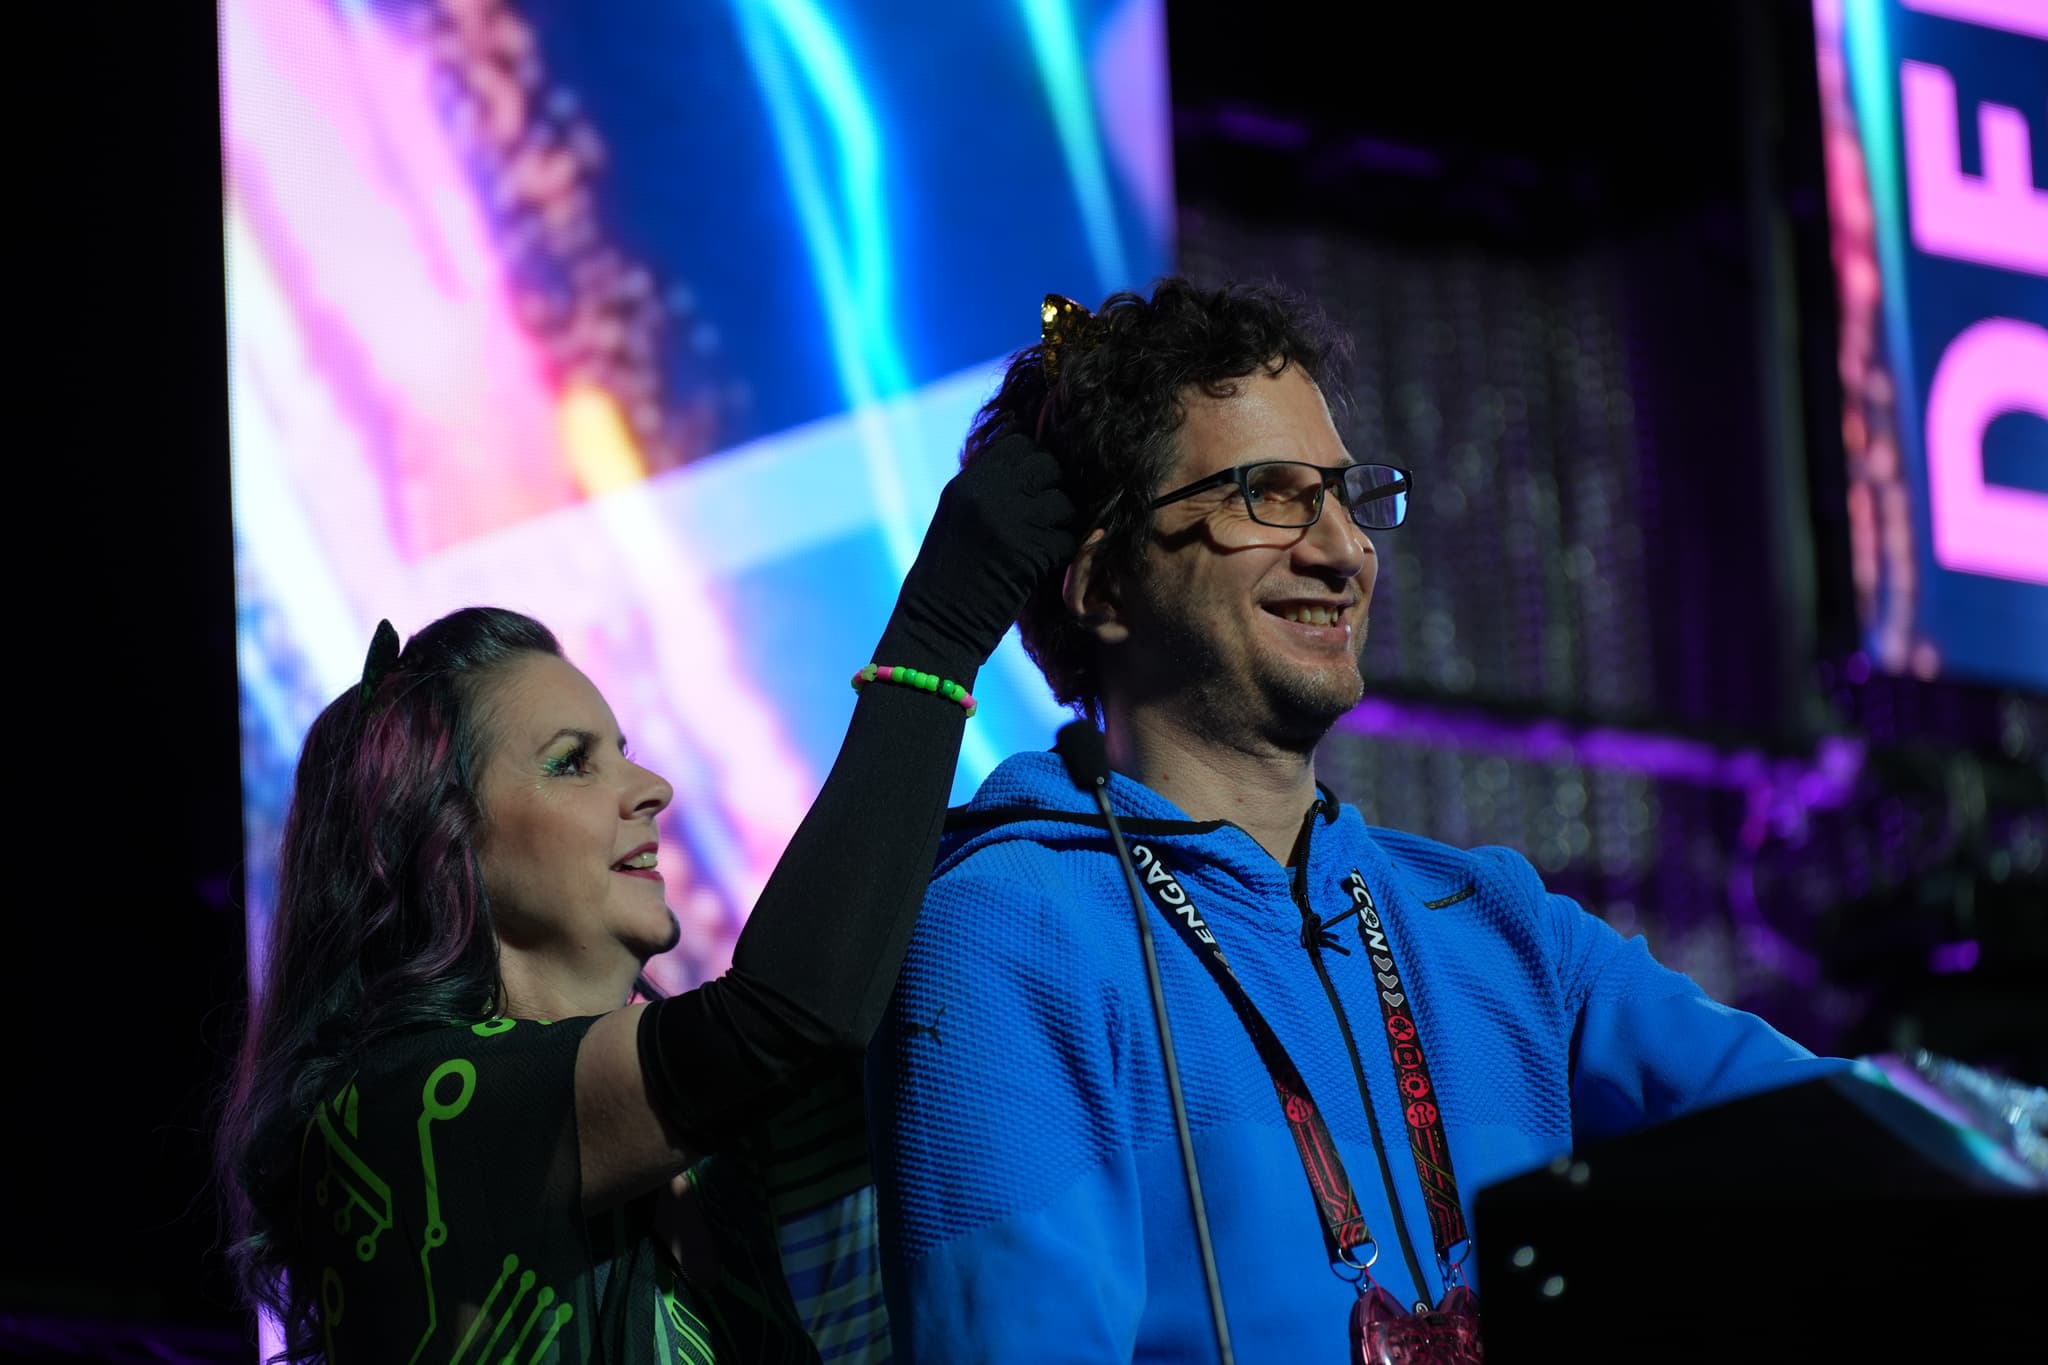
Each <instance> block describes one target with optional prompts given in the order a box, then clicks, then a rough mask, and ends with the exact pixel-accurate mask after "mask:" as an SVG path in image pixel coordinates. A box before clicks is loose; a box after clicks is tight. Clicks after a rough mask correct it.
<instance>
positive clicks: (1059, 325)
mask: <svg viewBox="0 0 2048 1365" xmlns="http://www.w3.org/2000/svg"><path fill="white" fill-rule="evenodd" d="M1038 321H1039V328H1038V336H1039V341H1040V343H1041V344H1040V347H1039V351H1040V354H1041V355H1042V356H1043V358H1044V364H1045V377H1046V378H1047V379H1049V380H1050V379H1057V378H1059V376H1060V355H1061V353H1062V352H1063V351H1064V350H1066V349H1067V348H1068V347H1070V346H1073V345H1076V344H1083V338H1084V336H1085V335H1086V333H1087V332H1088V330H1089V329H1090V327H1091V326H1092V325H1093V324H1094V322H1095V314H1093V313H1091V312H1089V311H1088V310H1087V309H1086V308H1085V307H1083V306H1082V305H1080V304H1078V303H1076V302H1074V301H1073V300H1072V299H1070V298H1068V297H1067V296H1066V295H1064V294H1047V295H1046V296H1045V302H1044V303H1043V304H1041V305H1040V306H1039V310H1038Z"/></svg>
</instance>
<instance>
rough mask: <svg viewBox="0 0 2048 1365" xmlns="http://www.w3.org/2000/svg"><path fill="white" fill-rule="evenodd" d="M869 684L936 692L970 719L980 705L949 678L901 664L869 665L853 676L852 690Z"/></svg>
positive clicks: (858, 689)
mask: <svg viewBox="0 0 2048 1365" xmlns="http://www.w3.org/2000/svg"><path fill="white" fill-rule="evenodd" d="M871 682H885V683H895V684H896V685H897V686H899V687H915V688H917V689H918V690H920V691H923V692H936V693H938V694H939V695H940V696H942V697H944V698H945V699H946V700H947V701H951V702H958V703H959V704H960V709H961V710H963V711H965V712H966V713H967V714H968V716H969V717H970V718H971V717H972V716H973V715H974V713H975V711H976V710H977V709H979V707H980V703H979V702H977V701H975V700H974V694H973V693H972V692H969V691H968V690H967V689H966V688H964V687H962V686H961V685H960V684H959V683H956V682H954V681H953V680H952V679H950V678H941V677H940V676H939V675H938V674H936V673H920V672H918V671H917V670H916V669H914V668H905V667H904V666H903V665H902V664H869V665H868V666H867V667H866V668H863V669H862V670H860V672H858V673H856V674H854V675H853V690H854V691H856V692H858V691H860V690H861V689H862V688H863V687H866V686H867V685H868V684H869V683H871Z"/></svg>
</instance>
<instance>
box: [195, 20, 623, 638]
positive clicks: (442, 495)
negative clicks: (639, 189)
mask: <svg viewBox="0 0 2048 1365" xmlns="http://www.w3.org/2000/svg"><path fill="white" fill-rule="evenodd" d="M221 45H222V62H223V67H224V74H225V78H226V79H225V80H224V83H223V105H224V108H223V115H224V117H223V124H224V131H225V135H226V150H227V157H228V194H229V199H230V204H231V208H230V211H231V212H232V213H235V214H239V215H241V216H242V217H244V218H245V219H246V221H247V223H248V226H249V234H248V237H247V239H246V240H247V241H249V242H251V243H253V244H255V245H256V246H257V247H258V248H259V249H260V250H261V251H262V252H263V253H264V255H265V257H266V258H267V265H268V268H269V269H270V270H272V271H273V272H275V273H276V275H277V276H278V277H279V279H280V281H281V282H282V284H283V286H284V288H285V290H286V291H287V295H288V297H289V299H290V311H291V313H292V315H293V316H294V317H295V318H296V319H298V321H299V324H300V327H301V334H302V338H303V342H304V345H305V349H306V352H307V356H308V360H309V362H310V365H311V367H312V369H313V370H314V371H315V372H316V373H317V374H318V375H319V377H320V379H321V382H322V385H323V388H324V389H325V390H326V392H327V393H328V394H329V395H330V396H331V399H332V401H333V402H334V404H335V406H336V408H337V409H338V411H339V413H340V414H342V415H343V417H344V420H347V421H349V422H350V423H351V424H352V425H353V426H354V427H355V428H356V429H357V430H358V431H360V432H362V433H364V435H365V439H366V440H367V442H368V444H369V448H370V450H371V451H372V452H373V458H374V461H375V473H376V475H377V477H378V479H379V480H380V482H382V483H383V485H384V487H383V489H382V490H381V493H380V495H379V496H377V497H374V498H364V497H362V496H361V489H360V488H359V487H356V486H354V485H355V484H356V483H357V482H359V481H358V480H356V479H354V478H353V477H352V475H353V474H354V473H356V471H340V470H336V469H333V468H331V467H329V466H328V465H326V464H324V463H323V462H320V461H317V460H311V459H307V458H302V457H301V451H300V449H299V448H297V447H294V448H290V449H287V450H286V451H284V452H283V454H284V455H285V457H286V458H287V459H289V460H291V462H292V477H293V481H294V482H295V483H296V484H297V486H298V487H299V488H300V489H301V490H303V493H304V495H305V497H306V499H307V501H308V503H309V505H314V506H325V507H330V508H338V507H339V506H341V505H343V504H345V503H348V502H350V501H353V502H354V503H355V504H356V505H357V506H358V507H359V508H360V511H361V515H362V516H364V517H368V518H372V519H374V520H372V522H371V524H373V525H374V524H378V523H388V536H389V539H390V540H391V541H392V542H393V543H394V544H395V545H396V546H397V547H398V548H399V550H400V552H401V553H402V554H403V555H404V556H405V557H406V558H408V559H411V558H417V557H419V556H422V555H426V554H430V553H432V552H434V551H436V550H439V549H442V548H444V547H446V546H448V545H451V544H455V543H458V542H461V541H463V540H466V539H468V538H470V537H472V536H475V535H478V534H481V533H483V532H485V531H489V530H493V529H495V528H498V527H501V526H506V525H509V524H513V523H516V522H520V521H524V520H526V519H527V518H529V517H533V516H537V515H540V514H542V513H545V512H548V511H550V510H553V509H554V508H557V507H561V506H565V505H568V504H571V503H575V502H579V501H581V500H582V497H583V489H582V488H581V487H579V485H578V483H577V480H576V477H575V473H574V471H573V469H572V468H571V466H570V464H569V462H568V461H567V460H566V459H564V456H563V452H562V450H561V448H560V446H559V444H558V443H557V441H556V439H555V427H556V422H557V413H556V406H555V402H556V394H555V391H554V388H555V386H554V383H553V380H552V378H551V377H550V376H549V374H548V372H547V365H546V361H545V358H544V356H543V354H542V351H541V348H540V346H539V345H538V344H536V342H535V341H534V339H533V338H532V337H531V335H530V334H529V332H528V329H527V328H526V327H525V325H524V324H523V323H522V322H521V321H520V320H519V318H518V317H517V316H516V314H515V310H514V305H513V300H512V297H511V292H510V290H509V289H507V287H506V285H505V282H504V266H503V262H502V260H501V258H500V253H499V249H498V246H497V243H496V242H495V241H494V240H493V236H492V231H491V227H490V225H489V223H488V221H487V220H486V218H485V215H484V212H483V209H482V207H481V206H480V205H479V204H478V203H477V201H476V196H475V193H474V192H473V191H472V189H471V188H470V184H469V180H468V176H467V174H466V172H465V171H464V169H463V166H462V164H461V162H460V160H459V159H458V157H457V154H456V152H455V150H454V148H453V147H452V145H451V144H450V140H449V137H448V134H447V131H446V130H445V128H444V127H443V126H442V124H441V121H440V119H439V117H438V115H437V114H436V113H435V107H434V95H433V88H434V87H433V68H432V62H431V59H430V56H429V54H428V53H427V51H426V50H425V48H424V46H423V44H422V43H421V42H419V41H417V40H414V39H412V38H410V37H408V36H406V35H403V34H400V33H396V32H393V31H392V30H390V29H388V28H386V27H385V25H384V24H383V23H382V22H380V21H379V20H378V19H376V18H375V17H373V16H359V17H357V18H354V19H351V18H349V17H347V16H345V15H343V14H339V13H336V12H335V11H334V10H333V9H332V8H330V7H327V6H323V5H319V4H310V3H262V4H257V3H246V2H245V3H235V4H228V5H224V6H223V7H222V11H221ZM234 270H235V263H233V262H231V263H230V273H231V277H232V275H233V273H234ZM327 520H328V522H329V524H330V525H333V524H334V521H335V520H336V519H335V518H333V517H330V518H328V519H327ZM349 534H354V533H353V532H351V533H349ZM377 614H378V613H376V612H370V613H368V615H369V616H371V617H372V618H374V617H375V616H376V615H377Z"/></svg>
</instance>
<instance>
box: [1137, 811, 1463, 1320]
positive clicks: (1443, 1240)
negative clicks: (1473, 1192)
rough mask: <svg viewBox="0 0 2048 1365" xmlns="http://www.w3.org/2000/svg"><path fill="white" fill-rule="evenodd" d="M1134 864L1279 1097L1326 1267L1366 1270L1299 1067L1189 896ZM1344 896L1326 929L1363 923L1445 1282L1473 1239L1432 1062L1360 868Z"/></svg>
mask: <svg viewBox="0 0 2048 1365" xmlns="http://www.w3.org/2000/svg"><path fill="white" fill-rule="evenodd" d="M1131 860H1132V861H1133V862H1134V863H1136V864H1137V866H1138V869H1139V871H1140V873H1141V878H1140V879H1141V881H1142V883H1143V885H1144V888H1145V892H1146V895H1147V896H1149V897H1150V898H1151V900H1152V903H1153V905H1154V906H1155V907H1156V908H1157V909H1158V910H1159V913H1160V914H1161V915H1162V916H1163V917H1164V918H1165V920H1166V922H1167V923H1168V924H1169V925H1171V926H1172V927H1173V930H1174V932H1175V934H1176V935H1177V936H1178V937H1179V938H1180V941H1181V942H1182V943H1184V944H1186V945H1187V947H1188V950H1189V951H1190V952H1192V953H1194V955H1195V958H1196V960H1197V961H1199V962H1200V963H1201V964H1202V966H1203V967H1204V968H1205V969H1206V970H1207V971H1208V973H1209V976H1210V979H1212V980H1213V981H1215V983H1216V985H1217V987H1218V988H1219V989H1221V990H1222V992H1223V997H1224V999H1226V1000H1228V1001H1229V1002H1230V1006H1231V1009H1232V1010H1234V1011H1235V1012H1236V1014H1237V1017H1238V1021H1239V1022H1240V1023H1241V1024H1243V1025H1244V1029H1245V1032H1246V1033H1247V1034H1249V1035H1250V1037H1251V1041H1252V1046H1253V1047H1254V1048H1256V1049H1257V1050H1258V1054H1259V1060H1260V1061H1261V1062H1263V1063H1264V1064H1265V1067H1266V1074H1267V1075H1268V1076H1269V1077H1270V1078H1271V1079H1272V1082H1273V1092H1274V1094H1275V1095H1277V1096H1278V1097H1279V1100H1280V1109H1281V1112H1282V1113H1283V1114H1284V1115H1285V1116H1286V1118H1287V1127H1288V1131H1289V1132H1290V1133H1291V1134H1292V1136H1293V1138H1294V1146H1295V1150H1296V1152H1297V1153H1298V1154H1299V1156H1300V1157H1301V1166H1302V1171H1303V1173H1304V1174H1306V1175H1307V1177H1308V1183H1309V1189H1310V1191H1311V1192H1312V1193H1313V1194H1314V1196H1315V1204H1316V1213H1317V1217H1318V1220H1319V1221H1320V1223H1321V1225H1322V1229H1323V1242H1324V1247H1325V1250H1326V1251H1327V1252H1328V1254H1329V1257H1330V1259H1331V1261H1333V1262H1337V1263H1342V1264H1345V1265H1350V1266H1355V1267H1359V1268H1361V1269H1362V1268H1364V1267H1365V1266H1369V1265H1371V1264H1372V1258H1371V1257H1368V1258H1367V1259H1366V1260H1364V1261H1362V1262H1361V1261H1359V1260H1358V1259H1357V1253H1358V1251H1359V1249H1360V1248H1361V1247H1365V1246H1369V1245H1372V1244H1373V1237H1372V1234H1371V1232H1370V1230H1369V1229H1368V1228H1367V1227H1366V1223H1365V1216H1364V1215H1363V1214H1362V1213H1361V1212H1360V1211H1359V1207H1358V1196H1357V1194H1356V1193H1355V1192H1354V1190H1353V1189H1352V1185H1351V1178H1350V1176H1349V1175H1347V1174H1346V1173H1345V1170H1344V1163H1343V1161H1342V1159H1341V1158H1339V1156H1338V1155H1337V1143H1336V1140H1335V1139H1334V1138H1333V1137H1332V1136H1331V1135H1330V1129H1329V1125H1328V1124H1327V1123H1325V1122H1324V1121H1323V1115H1322V1111H1321V1109H1320V1108H1318V1106H1317V1105H1316V1102H1315V1099H1314V1097H1313V1096H1311V1095H1310V1094H1309V1089H1308V1083H1307V1082H1306V1081H1305V1080H1303V1079H1302V1075H1301V1071H1300V1069H1299V1068H1297V1067H1296V1066H1295V1065H1294V1060H1293V1058H1291V1057H1289V1056H1288V1055H1287V1049H1286V1048H1285V1047H1284V1046H1282V1044H1281V1042H1280V1038H1279V1035H1278V1034H1276V1033H1274V1032H1273V1028H1272V1025H1270V1024H1268V1023H1267V1022H1266V1019H1265V1016H1264V1015H1262V1014H1260V1013H1259V1008H1258V1006H1257V1005H1255V1004H1253V1003H1252V998H1251V996H1250V995H1249V994H1248V993H1247V992H1246V991H1245V988H1244V985H1243V983H1242V982H1240V981H1239V980H1238V979H1237V973H1235V972H1234V971H1232V970H1231V968H1230V962H1229V959H1227V958H1226V957H1225V956H1224V955H1223V949H1222V948H1221V947H1220V946H1218V944H1217V942H1216V935H1215V933H1214V931H1212V930H1211V929H1210V928H1209V926H1208V923H1207V922H1206V921H1205V920H1203V919H1202V916H1201V914H1200V912H1199V911H1197V910H1196V909H1195V904H1194V901H1193V900H1192V899H1190V898H1189V896H1188V893H1187V889H1186V888H1185V887H1183V886H1182V885H1181V884H1180V882H1179V881H1178V880H1177V879H1176V878H1175V877H1174V875H1173V873H1172V872H1171V871H1169V870H1168V869H1167V867H1166V866H1165V864H1164V863H1162V862H1161V861H1160V860H1159V856H1158V854H1156V853H1155V852H1153V850H1152V849H1151V848H1149V847H1148V846H1146V845H1144V844H1133V845H1131ZM1344 889H1345V892H1346V893H1347V894H1348V895H1349V896H1350V898H1351V903H1352V908H1351V910H1349V911H1346V912H1345V913H1344V914H1342V915H1339V916H1337V917H1336V918H1335V919H1333V920H1331V921H1330V924H1335V923H1336V922H1338V921H1339V920H1343V919H1348V918H1350V917H1351V916H1352V915H1354V914H1355V915H1357V916H1358V918H1359V932H1360V935H1361V937H1362V938H1363V940H1364V942H1365V945H1366V948H1367V951H1368V952H1369V954H1370V955H1371V958H1372V965H1373V970H1374V977H1375V980H1376V983H1377V987H1378V988H1377V990H1376V991H1375V992H1374V993H1375V994H1376V995H1377V996H1378V998H1379V1004H1380V1014H1381V1018H1382V1020H1383V1021H1384V1023H1385V1036H1386V1039H1387V1047H1388V1050H1389V1052H1390V1053H1391V1054H1392V1056H1393V1061H1394V1075H1395V1084H1396V1085H1397V1086H1398V1087H1399V1088H1400V1091H1401V1112H1402V1117H1403V1120H1404V1122H1405V1123H1406V1125H1407V1129H1408V1146H1409V1150H1410V1152H1411V1154H1412V1155H1413V1156H1414V1158H1415V1170H1416V1174H1417V1175H1418V1176H1419V1177H1420V1178H1421V1181H1422V1192H1423V1198H1424V1201H1425V1202H1426V1204H1427V1206H1428V1209H1429V1227H1430V1234H1431V1238H1432V1240H1433V1241H1434V1243H1435V1246H1436V1254H1437V1264H1438V1267H1439V1268H1440V1269H1441V1270H1442V1271H1443V1272H1444V1274H1445V1275H1446V1277H1450V1276H1452V1275H1453V1274H1455V1271H1456V1267H1457V1265H1458V1264H1459V1262H1460V1261H1462V1259H1463V1253H1462V1252H1461V1253H1460V1254H1459V1256H1458V1258H1457V1259H1453V1258H1452V1255H1451V1252H1452V1251H1453V1250H1454V1249H1456V1248H1457V1247H1458V1245H1459V1244H1460V1243H1465V1244H1466V1246H1467V1247H1468V1248H1469V1245H1470V1235H1469V1234H1468V1233H1467V1231H1466V1228H1465V1214H1464V1209H1463V1206H1462V1205H1461V1204H1460V1202H1459V1200H1458V1182H1457V1177H1456V1175H1455V1173H1454V1172H1453V1171H1452V1169H1451V1149H1450V1143H1449V1141H1448V1139H1447V1138H1446V1137H1445V1135H1444V1126H1443V1114H1442V1112H1441V1109H1440V1107H1439V1106H1438V1104H1437V1097H1436V1087H1435V1085H1434V1084H1433V1082H1432V1081H1431V1079H1430V1075H1429V1065H1428V1061H1427V1059H1426V1058H1425V1057H1424V1055H1423V1051H1422V1035H1421V1033H1420V1031H1419V1030H1418V1029H1417V1028H1416V1027H1415V1016H1414V1012H1413V1008H1412V1006H1411V1005H1410V1003H1409V1000H1408V992H1407V990H1406V989H1405V988H1404V987H1403V986H1402V983H1401V973H1400V967H1399V965H1398V964H1397V963H1396V962H1395V960H1394V955H1393V951H1392V948H1391V947H1390V946H1389V944H1388V943H1387V937H1386V925H1385V923H1384V921H1382V920H1381V918H1380V914H1379V908H1378V907H1377V906H1376V905H1375V904H1374V903H1373V899H1372V891H1371V890H1370V889H1369V888H1368V887H1367V886H1366V883H1365V878H1364V877H1363V876H1362V875H1361V874H1360V873H1359V872H1358V871H1357V870H1356V869H1354V870H1353V871H1352V873H1351V875H1350V876H1349V877H1347V878H1345V880H1344ZM1324 927H1325V928H1327V927H1329V926H1328V925H1325V926H1324ZM1417 1287H1418V1288H1420V1286H1417Z"/></svg>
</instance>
